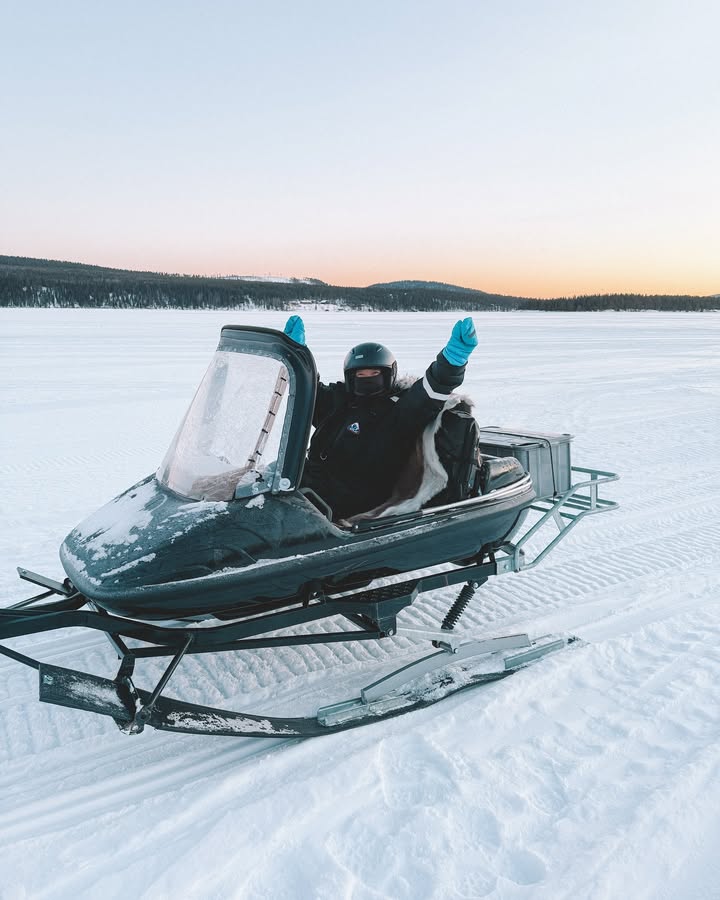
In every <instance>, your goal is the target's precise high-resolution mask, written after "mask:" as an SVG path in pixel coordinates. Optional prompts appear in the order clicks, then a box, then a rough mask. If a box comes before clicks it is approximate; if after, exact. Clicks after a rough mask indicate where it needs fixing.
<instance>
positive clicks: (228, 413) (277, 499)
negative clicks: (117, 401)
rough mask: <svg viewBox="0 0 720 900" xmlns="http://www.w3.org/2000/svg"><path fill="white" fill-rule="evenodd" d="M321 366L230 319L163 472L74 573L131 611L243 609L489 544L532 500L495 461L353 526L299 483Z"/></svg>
mask: <svg viewBox="0 0 720 900" xmlns="http://www.w3.org/2000/svg"><path fill="white" fill-rule="evenodd" d="M316 385H317V373H316V369H315V363H314V360H313V357H312V354H311V353H310V351H309V350H308V349H307V347H304V346H300V345H298V344H296V343H295V342H293V341H291V340H290V339H289V338H287V337H286V336H285V335H284V334H282V333H280V332H277V331H274V330H271V329H265V328H248V327H235V326H227V327H225V328H223V329H222V333H221V338H220V343H219V346H218V349H217V352H216V354H215V358H214V360H213V362H212V364H211V366H210V368H209V370H208V372H207V374H206V376H205V378H204V379H203V382H202V383H201V385H200V388H199V389H198V392H197V394H196V396H195V399H194V400H193V403H192V404H191V406H190V409H189V410H188V413H187V415H186V416H185V419H184V420H183V423H182V424H181V426H180V429H179V431H178V433H177V435H176V437H175V439H174V441H173V444H172V445H171V447H170V450H169V451H168V454H167V455H166V457H165V460H164V461H163V464H162V465H161V467H160V469H159V470H158V472H157V473H156V474H155V475H152V476H149V477H148V478H146V479H144V480H143V481H141V482H140V483H139V484H137V485H135V486H134V487H132V488H130V489H129V490H127V491H125V492H124V493H123V494H121V495H120V496H119V497H117V498H116V499H115V500H113V501H111V502H110V503H109V504H107V505H106V506H105V507H103V508H102V509H101V510H99V511H98V512H97V513H95V514H94V515H92V516H90V517H89V518H88V519H87V520H85V521H84V522H82V523H81V524H80V525H78V526H77V527H76V528H75V529H73V531H72V532H71V533H70V534H69V535H68V536H67V538H66V539H65V541H64V543H63V545H62V547H61V550H60V557H61V561H62V564H63V567H64V569H65V572H66V573H67V575H68V578H69V579H70V581H71V583H72V584H73V585H74V586H75V588H76V589H77V590H78V591H80V592H82V594H83V595H84V596H86V597H87V598H88V599H90V600H92V601H93V602H94V603H96V604H97V605H98V606H99V607H102V608H104V609H106V610H108V611H109V612H113V613H117V614H119V615H123V616H131V617H139V618H143V619H169V618H181V617H192V616H198V615H205V614H216V615H218V616H220V617H223V618H224V617H228V616H232V615H233V614H237V613H240V614H244V613H248V612H250V611H251V610H252V608H253V607H257V606H258V605H262V604H264V603H266V602H268V601H279V600H282V599H287V600H288V602H289V603H294V602H297V601H298V600H299V599H300V600H302V599H303V598H304V597H305V596H306V595H309V593H312V592H315V591H317V590H318V589H322V590H335V591H337V590H342V589H343V587H344V586H345V585H347V586H348V587H354V586H357V585H359V584H362V583H367V582H369V581H370V580H371V579H373V578H376V577H378V576H381V575H388V574H394V573H400V572H409V571H412V570H416V569H419V568H421V567H427V566H433V565H436V564H439V563H446V562H453V561H461V560H466V559H472V558H475V557H477V556H478V555H479V554H481V553H482V552H485V553H487V552H492V551H493V550H495V549H497V548H498V547H499V546H501V545H502V544H503V543H504V542H506V541H507V540H509V539H510V537H511V536H512V534H513V533H514V531H515V530H516V529H517V528H518V526H519V525H520V524H521V522H522V520H523V518H524V514H525V511H526V510H527V508H528V507H529V506H530V504H531V503H532V501H533V499H534V496H535V494H534V491H533V486H532V482H531V480H530V478H529V477H528V476H527V475H526V474H525V473H524V472H523V471H522V469H521V467H519V466H516V467H515V468H513V469H512V470H511V471H509V470H508V467H507V466H506V465H503V466H499V467H498V474H497V476H496V477H495V478H493V477H490V478H489V479H488V480H486V483H485V484H484V491H485V492H484V493H483V494H481V495H479V496H476V497H471V498H469V499H467V500H464V501H461V502H458V503H454V504H449V505H444V506H440V507H434V508H432V507H431V508H426V509H421V510H418V511H416V512H412V513H404V514H402V515H395V516H393V515H392V510H389V511H388V512H389V513H390V514H389V515H387V516H385V517H381V518H373V519H368V520H364V521H360V522H357V523H356V524H353V525H350V524H347V523H336V522H334V521H333V520H332V515H331V511H330V510H328V509H327V508H326V506H325V504H324V503H323V502H322V500H320V499H319V498H317V497H316V496H314V495H313V494H312V493H311V492H304V491H303V490H302V489H301V488H300V487H299V485H300V482H301V478H302V471H303V464H304V459H305V449H306V446H307V443H308V438H309V433H310V427H311V419H312V412H313V407H314V402H315V391H316Z"/></svg>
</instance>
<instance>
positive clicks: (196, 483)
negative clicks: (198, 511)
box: [157, 350, 290, 500]
mask: <svg viewBox="0 0 720 900" xmlns="http://www.w3.org/2000/svg"><path fill="white" fill-rule="evenodd" d="M289 378H290V376H289V374H288V370H287V369H286V368H285V366H284V365H283V364H282V363H281V362H280V361H279V360H277V359H274V358H272V357H269V356H257V355H254V354H249V353H237V352H234V351H228V350H218V351H217V352H216V353H215V356H214V357H213V361H212V363H211V364H210V367H209V369H208V370H207V372H206V373H205V377H204V378H203V380H202V382H201V384H200V387H199V388H198V391H197V393H196V394H195V398H194V399H193V401H192V403H191V404H190V409H189V410H188V411H187V414H186V415H185V419H184V420H183V422H182V424H181V425H180V428H179V429H178V432H177V434H176V435H175V438H174V439H173V442H172V444H171V445H170V449H169V450H168V452H167V454H166V455H165V459H164V460H163V462H162V465H161V466H160V468H159V469H158V472H157V478H158V480H159V481H160V482H162V484H164V485H166V486H167V487H169V488H170V489H171V490H173V491H175V492H176V493H177V494H181V495H182V496H184V497H191V498H192V499H195V500H232V498H233V497H234V496H235V490H236V488H237V487H238V485H247V487H248V494H250V493H251V491H253V490H267V489H269V488H270V483H271V481H272V477H273V474H274V471H275V468H276V467H277V463H278V453H279V451H280V444H281V438H282V433H283V427H284V424H285V419H286V416H287V413H288V394H289V386H290V385H289Z"/></svg>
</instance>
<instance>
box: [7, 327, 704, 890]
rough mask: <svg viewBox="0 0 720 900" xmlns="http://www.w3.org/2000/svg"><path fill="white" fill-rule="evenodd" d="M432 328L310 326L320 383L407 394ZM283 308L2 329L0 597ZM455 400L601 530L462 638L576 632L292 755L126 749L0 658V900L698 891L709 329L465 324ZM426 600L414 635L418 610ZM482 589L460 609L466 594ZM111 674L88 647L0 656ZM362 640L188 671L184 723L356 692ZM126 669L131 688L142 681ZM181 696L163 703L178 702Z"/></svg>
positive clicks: (61, 638) (586, 533)
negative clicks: (245, 334)
mask: <svg viewBox="0 0 720 900" xmlns="http://www.w3.org/2000/svg"><path fill="white" fill-rule="evenodd" d="M459 316H460V314H458V313H447V314H421V313H417V314H412V315H407V314H405V315H400V314H391V313H385V314H380V313H377V314H372V313H362V314H360V313H326V312H309V313H306V314H305V315H304V318H305V323H306V331H307V338H308V344H309V346H310V347H311V349H312V350H313V352H314V354H315V356H316V359H317V362H318V367H319V370H320V374H321V377H322V378H323V379H324V380H326V381H330V380H335V379H337V378H339V377H341V371H342V360H343V357H344V355H345V353H346V352H347V350H348V349H349V347H350V346H352V345H353V344H354V343H358V342H360V341H363V340H371V339H376V340H379V341H382V342H383V343H385V344H387V345H388V346H390V348H391V349H392V350H393V351H394V353H395V355H396V356H397V358H398V362H399V372H400V373H404V372H409V373H413V374H422V372H423V371H424V369H425V367H426V366H427V365H428V363H429V362H430V361H431V360H432V359H433V358H434V356H435V355H436V353H437V352H438V351H439V350H440V349H441V348H442V347H443V345H444V344H445V341H446V339H447V336H448V335H449V333H450V329H451V327H452V324H453V323H454V322H455V321H456V319H457V318H458V317H459ZM285 319H286V314H283V313H269V312H268V313H260V312H255V313H242V312H233V313H228V312H221V313H218V312H207V313H203V312H180V311H140V310H138V311H113V310H88V311H83V310H7V309H4V310H0V376H1V378H2V386H3V387H2V402H1V403H0V477H1V478H2V492H0V521H2V525H3V527H2V529H1V530H0V604H2V605H7V604H9V603H11V602H15V601H17V600H19V599H21V598H23V597H25V596H28V595H29V594H30V593H32V590H27V588H26V587H23V585H22V583H21V582H19V581H18V579H17V577H16V574H15V566H17V565H23V566H27V567H28V568H30V569H34V570H36V571H39V572H43V573H44V574H47V575H49V576H51V577H60V576H61V569H60V565H59V562H58V559H57V548H58V546H59V544H60V542H61V541H62V539H63V538H64V536H65V534H66V533H67V532H68V531H69V530H70V529H71V528H72V527H73V526H74V525H75V524H76V523H77V522H78V521H80V520H81V519H83V518H84V517H85V516H87V515H88V514H89V513H90V512H92V511H93V510H95V509H96V508H97V507H99V506H100V505H102V504H103V503H104V502H105V501H107V500H108V499H110V498H111V497H113V496H114V495H116V494H117V493H119V492H120V491H121V490H123V489H124V488H125V487H127V486H129V485H130V484H132V483H134V482H135V481H138V480H139V479H140V478H142V477H144V476H145V475H147V474H149V473H150V472H152V471H154V470H155V469H156V468H157V466H158V464H159V462H160V460H161V458H162V456H163V454H164V452H165V450H166V448H167V446H168V444H169V443H170V440H171V438H172V436H173V434H174V432H175V429H176V427H177V425H178V423H179V421H180V419H181V417H182V415H183V413H184V411H185V409H186V407H187V405H188V403H189V401H190V399H191V397H192V395H193V392H194V390H195V388H196V386H197V384H198V382H199V380H200V378H201V376H202V374H203V372H204V370H205V368H206V367H207V364H208V362H209V360H210V358H211V356H212V353H213V351H214V349H215V346H216V344H217V339H218V336H219V329H220V327H221V326H222V325H223V324H226V323H230V322H237V323H247V324H252V325H268V326H271V327H282V325H283V323H284V321H285ZM475 322H476V325H477V331H478V336H479V340H480V344H479V347H478V349H477V350H476V352H475V354H474V356H473V357H472V359H471V361H470V364H469V366H468V373H467V377H466V382H465V385H464V388H463V390H464V391H465V392H467V393H468V394H470V395H471V396H472V397H473V399H474V401H475V404H476V416H477V418H478V419H479V421H480V423H481V424H483V425H509V426H523V427H526V428H530V429H533V430H541V431H566V432H571V433H573V434H574V435H575V441H574V444H573V462H574V463H575V464H576V465H585V466H594V467H597V468H601V469H609V470H611V471H615V472H619V473H620V474H621V479H622V480H621V481H620V482H618V483H617V484H615V485H612V486H611V488H610V489H609V490H608V491H607V493H608V495H609V496H611V497H612V499H615V500H618V501H619V502H620V504H621V509H620V510H618V511H616V512H614V513H611V514H609V515H607V516H599V517H597V518H595V519H591V520H589V521H588V522H585V523H582V525H580V527H579V528H578V529H577V530H576V531H575V532H574V533H573V534H572V535H571V536H570V537H569V538H568V539H567V541H566V542H564V543H563V545H561V547H559V548H558V550H557V551H556V552H554V553H553V554H551V555H550V556H549V557H548V559H547V560H546V561H545V563H544V564H543V565H541V566H540V567H539V568H537V569H535V570H533V571H532V572H528V573H523V574H522V575H517V576H507V577H503V578H500V579H495V582H496V583H492V582H491V583H489V584H488V585H487V586H486V587H484V588H483V589H482V591H481V592H480V593H479V594H478V598H477V601H476V602H475V603H474V605H473V606H472V607H471V610H470V611H469V613H468V614H467V616H466V618H465V619H463V623H465V627H467V628H468V629H473V630H475V631H476V630H478V629H480V630H482V629H485V630H488V631H492V632H493V633H498V632H500V633H504V632H514V631H519V630H528V631H530V632H531V633H532V634H533V635H540V634H544V633H547V632H548V631H565V632H573V633H575V634H577V635H578V636H580V637H581V638H583V639H584V640H585V642H586V643H585V644H584V645H582V646H577V647H574V648H572V649H571V650H568V651H566V652H564V653H561V654H558V655H557V656H554V657H551V658H548V659H547V660H544V661H542V662H541V663H539V664H538V665H537V666H535V667H533V668H532V669H529V670H528V671H526V672H521V673H519V674H517V675H514V676H513V677H512V678H511V679H509V680H507V681H505V682H501V683H499V684H496V685H491V686H488V687H485V688H479V689H477V690H475V691H473V692H470V693H468V694H465V695H461V696H458V697H455V698H452V699H450V700H448V701H446V702H445V703H443V704H441V705H439V706H436V707H433V708H431V709H428V710H425V711H422V712H418V713H414V714H411V715H409V716H405V717H401V718H399V719H396V720H392V721H389V722H385V723H380V724H376V725H372V726H369V727H367V728H365V729H361V730H359V731H356V732H348V733H344V734H340V735H337V736H332V737H325V738H322V739H321V740H319V741H315V742H312V741H311V742H307V743H304V744H300V743H280V742H272V743H269V744H268V743H263V742H261V741H258V740H251V739H232V738H207V737H194V736H182V735H181V736H178V735H171V734H162V733H158V732H151V731H150V732H146V733H144V734H143V735H141V736H138V737H134V738H128V737H126V736H125V735H122V734H120V732H118V730H117V729H116V727H115V726H114V724H113V723H112V722H111V721H109V720H103V719H100V718H99V717H93V716H90V715H88V714H84V713H81V712H76V711H71V710H63V709H61V708H59V707H50V706H46V705H41V704H39V703H38V702H37V683H36V682H37V676H36V673H35V672H33V671H32V670H30V669H26V668H24V667H21V666H19V665H17V664H16V663H14V662H12V661H11V660H9V659H5V658H3V657H0V760H2V768H1V769H0V798H2V803H1V804H0V871H2V877H1V878H0V898H2V900H6V898H7V900H18V898H30V897H32V898H33V900H34V898H39V897H43V898H65V897H103V900H110V898H116V897H117V898H127V897H148V898H163V897H171V896H172V897H183V898H188V897H197V898H206V897H218V898H226V897H233V898H234V897H260V896H262V897H272V898H276V897H277V898H281V897H287V898H298V897H299V898H304V897H307V898H316V897H317V898H328V900H335V898H338V897H348V898H350V897H352V898H362V900H364V898H368V900H369V898H378V897H389V898H408V900H410V898H412V900H418V898H423V897H427V898H445V897H447V898H451V897H452V898H457V897H467V898H475V897H491V898H532V900H535V898H552V900H557V898H573V900H579V898H592V900H596V898H607V900H617V898H618V897H633V898H634V900H638V898H647V900H658V898H660V900H679V898H680V900H695V898H708V900H709V898H716V897H719V896H720V868H719V867H718V863H717V857H716V852H717V846H718V845H719V844H720V816H719V815H718V813H717V809H718V807H719V806H720V689H719V688H718V685H719V684H720V645H719V638H720V602H719V601H720V587H719V585H720V551H719V550H718V546H719V545H720V516H718V503H719V501H720V496H719V495H720V488H719V487H718V470H719V466H718V462H717V458H718V449H717V448H718V443H719V440H720V355H719V354H718V349H717V348H718V346H720V317H719V316H717V315H715V314H697V313H687V314H682V313H671V314H662V313H481V314H477V315H476V316H475ZM452 594H453V591H438V592H437V593H436V594H434V595H432V597H430V598H429V599H426V600H424V601H423V606H422V607H421V608H419V609H417V610H416V609H415V608H413V609H412V610H410V611H408V614H409V615H410V616H411V617H412V616H415V617H417V618H418V619H419V620H420V621H424V622H428V623H429V622H430V621H432V619H433V617H437V615H440V616H442V613H443V612H444V609H445V608H446V606H447V604H448V602H449V600H450V598H451V596H452ZM481 595H482V596H481ZM12 646H13V647H14V648H15V649H20V650H22V649H23V648H30V647H31V648H32V652H33V653H35V654H36V655H37V656H39V657H40V658H42V659H43V660H45V661H48V662H54V663H56V664H58V665H65V666H72V667H76V668H79V669H85V670H87V671H95V672H98V673H102V672H104V671H107V674H110V673H111V670H112V666H113V663H114V660H113V657H112V654H111V652H110V649H109V646H108V645H107V643H106V642H105V640H104V638H103V637H102V636H100V635H93V634H81V633H77V632H66V633H62V632H60V633H57V634H56V635H40V636H36V637H34V638H24V639H18V640H15V641H13V642H12ZM388 653H389V651H388V650H386V649H385V648H384V646H379V647H377V648H373V649H371V650H368V649H357V650H356V649H355V648H348V647H343V648H341V647H338V646H336V647H335V648H320V649H313V650H311V649H309V648H298V649H288V648H285V649H284V650H283V651H278V652H276V653H270V652H269V651H257V652H255V653H253V654H250V653H247V656H246V658H244V659H242V660H241V659H238V658H236V655H233V656H232V657H230V656H226V657H222V656H216V657H215V658H214V659H211V658H206V657H204V656H203V657H193V658H192V659H190V660H187V663H186V662H185V661H184V662H183V664H182V667H181V669H180V670H179V671H178V673H177V674H176V675H175V676H174V678H173V682H172V684H173V688H174V691H175V692H176V693H177V694H178V695H179V696H185V698H186V699H189V700H194V701H195V702H205V703H215V704H225V703H229V704H232V705H234V706H236V707H237V706H239V705H242V703H243V700H244V699H248V698H249V699H250V700H251V701H252V703H251V704H250V705H251V706H253V707H257V706H258V705H262V703H263V701H264V702H266V703H268V702H271V701H272V700H273V698H274V696H275V692H276V691H277V689H278V685H279V686H280V688H281V691H282V693H283V694H284V696H285V697H286V699H287V698H288V697H289V698H290V699H292V697H293V695H294V694H295V695H297V696H300V694H301V693H302V692H303V690H304V689H305V688H306V687H307V686H308V685H317V684H319V683H320V682H321V680H322V679H323V677H325V678H328V679H332V680H335V681H337V682H338V683H340V682H342V681H343V680H344V679H350V677H351V676H354V678H353V679H352V680H349V683H350V684H352V683H355V684H356V685H357V683H358V681H359V682H360V683H366V682H367V681H368V680H370V679H369V678H367V677H366V676H367V674H368V673H371V674H372V672H374V671H375V669H377V668H378V667H382V665H383V664H387V660H388ZM149 671H150V670H149ZM183 689H185V693H184V694H183Z"/></svg>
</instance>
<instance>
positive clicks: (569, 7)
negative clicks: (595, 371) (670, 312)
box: [0, 0, 720, 297]
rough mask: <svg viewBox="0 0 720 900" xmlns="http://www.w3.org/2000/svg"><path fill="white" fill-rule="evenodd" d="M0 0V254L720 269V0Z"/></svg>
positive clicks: (275, 268)
mask: <svg viewBox="0 0 720 900" xmlns="http://www.w3.org/2000/svg"><path fill="white" fill-rule="evenodd" d="M0 10H1V12H2V16H1V19H0V21H1V22H2V29H1V32H2V52H1V53H0V78H1V83H2V91H1V93H0V129H1V131H2V140H1V141H0V253H4V254H14V255H23V256H34V257H48V258H54V259H67V260H76V261H83V262H90V263H96V264H98V265H108V266H117V267H123V268H138V269H151V270H156V271H168V272H186V273H205V274H215V273H219V274H232V273H235V274H256V275H262V274H268V273H271V274H275V275H285V276H288V275H294V276H298V277H302V276H314V277H317V278H322V279H323V280H325V281H329V282H332V283H335V284H346V285H351V284H352V285H365V284H370V283H372V282H375V281H387V280H394V279H399V278H421V279H430V280H438V281H447V282H453V283H456V284H462V285H466V286H469V287H475V288H480V289H482V290H487V291H492V292H498V293H505V294H520V295H524V296H541V297H542V296H545V297H547V296H557V295H561V294H581V293H593V292H603V293H604V292H614V291H629V292H640V293H692V294H708V293H718V292H720V63H719V62H718V43H719V41H718V35H720V4H719V3H718V2H717V0H699V2H696V0H670V2H668V0H623V2H618V0H602V2H600V0H598V2H584V0H565V2H545V0H518V2H514V0H505V2H501V0H495V2H484V0H464V2H454V0H438V2H424V0H397V2H393V0H383V2H376V0H362V2H357V0H353V2H348V0H322V2H310V0H295V2H273V0H268V2H263V3H259V2H257V0H256V2H252V3H250V2H227V3H223V2H203V3H200V2H197V3H189V2H163V0H153V2H124V3H106V2H96V0H95V2H93V0H88V2H69V0H63V2H61V3H60V2H52V3H49V2H45V3H40V2H33V0H24V2H6V0H0Z"/></svg>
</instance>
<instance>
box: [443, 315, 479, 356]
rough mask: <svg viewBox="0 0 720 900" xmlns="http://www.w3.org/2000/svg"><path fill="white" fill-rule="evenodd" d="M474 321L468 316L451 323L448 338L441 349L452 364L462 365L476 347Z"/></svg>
mask: <svg viewBox="0 0 720 900" xmlns="http://www.w3.org/2000/svg"><path fill="white" fill-rule="evenodd" d="M477 342H478V339H477V335H476V334H475V323H474V322H473V320H472V319H471V318H470V317H468V318H467V319H461V320H460V321H459V322H456V323H455V324H454V325H453V330H452V334H451V335H450V340H449V341H448V342H447V345H446V346H445V348H444V349H443V356H444V357H445V359H446V360H447V361H448V362H449V363H450V365H452V366H464V365H465V363H466V362H467V361H468V359H469V357H470V354H471V353H472V352H473V350H474V349H475V348H476V347H477Z"/></svg>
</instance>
